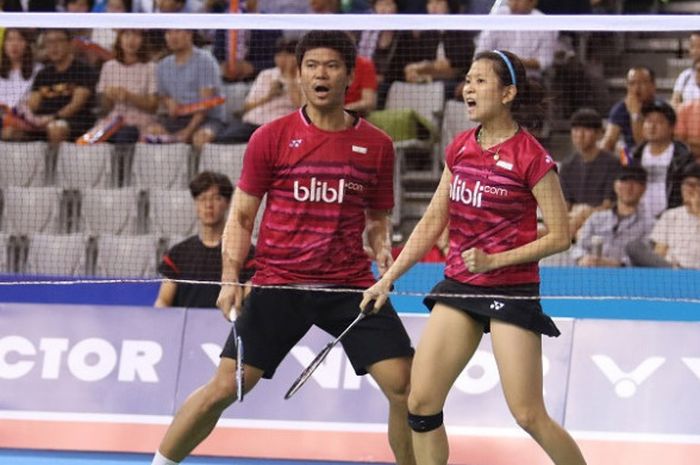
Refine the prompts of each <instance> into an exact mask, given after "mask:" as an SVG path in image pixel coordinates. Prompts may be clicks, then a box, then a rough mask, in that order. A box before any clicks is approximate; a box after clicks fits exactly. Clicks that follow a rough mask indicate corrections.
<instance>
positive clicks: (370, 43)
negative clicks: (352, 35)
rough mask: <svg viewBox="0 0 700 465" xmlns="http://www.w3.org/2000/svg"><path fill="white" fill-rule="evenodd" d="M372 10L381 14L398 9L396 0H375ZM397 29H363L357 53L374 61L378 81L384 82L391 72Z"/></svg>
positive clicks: (391, 12) (389, 13) (393, 12)
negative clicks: (390, 65) (390, 66)
mask: <svg viewBox="0 0 700 465" xmlns="http://www.w3.org/2000/svg"><path fill="white" fill-rule="evenodd" d="M372 11H373V12H374V13H375V14H379V15H391V14H395V13H396V12H397V11H398V7H397V5H396V1H395V0H373V1H372ZM397 38H398V32H397V31H391V30H390V31H362V34H361V35H360V39H359V43H358V45H357V55H358V56H361V57H365V58H369V59H371V60H372V61H373V62H374V66H375V71H376V74H377V81H378V82H383V81H384V79H385V76H386V74H387V73H388V72H389V64H390V63H391V61H392V60H393V57H394V54H395V53H396V44H397Z"/></svg>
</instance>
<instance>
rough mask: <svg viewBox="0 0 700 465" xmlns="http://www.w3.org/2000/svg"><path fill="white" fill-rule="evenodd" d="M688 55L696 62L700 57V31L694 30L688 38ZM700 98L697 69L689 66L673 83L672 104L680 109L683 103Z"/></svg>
mask: <svg viewBox="0 0 700 465" xmlns="http://www.w3.org/2000/svg"><path fill="white" fill-rule="evenodd" d="M688 57H689V58H690V59H691V60H692V61H693V63H694V62H695V60H697V59H698V58H700V31H696V32H692V33H691V34H690V37H689V38H688ZM697 99H700V85H698V83H697V81H696V80H695V71H694V69H693V67H692V66H691V67H689V68H686V69H684V70H683V71H681V74H679V75H678V77H677V78H676V82H675V83H674V84H673V95H671V105H673V108H675V109H676V110H678V108H679V107H680V105H681V104H682V103H687V102H692V101H693V100H697Z"/></svg>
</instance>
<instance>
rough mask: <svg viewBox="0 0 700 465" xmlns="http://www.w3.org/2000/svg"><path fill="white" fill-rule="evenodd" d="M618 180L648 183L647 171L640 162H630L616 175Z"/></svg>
mask: <svg viewBox="0 0 700 465" xmlns="http://www.w3.org/2000/svg"><path fill="white" fill-rule="evenodd" d="M615 179H617V180H618V181H637V182H638V183H641V184H646V183H647V171H646V170H645V169H644V168H643V167H642V165H641V164H640V163H635V162H633V163H630V164H629V165H627V166H622V167H620V170H619V171H618V172H617V176H616V177H615Z"/></svg>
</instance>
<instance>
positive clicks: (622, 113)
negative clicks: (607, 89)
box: [608, 102, 629, 127]
mask: <svg viewBox="0 0 700 465" xmlns="http://www.w3.org/2000/svg"><path fill="white" fill-rule="evenodd" d="M608 119H609V120H610V123H612V124H616V125H617V126H621V127H624V126H628V125H629V112H628V111H627V107H625V104H624V102H617V103H616V104H615V105H613V107H612V108H611V109H610V115H608Z"/></svg>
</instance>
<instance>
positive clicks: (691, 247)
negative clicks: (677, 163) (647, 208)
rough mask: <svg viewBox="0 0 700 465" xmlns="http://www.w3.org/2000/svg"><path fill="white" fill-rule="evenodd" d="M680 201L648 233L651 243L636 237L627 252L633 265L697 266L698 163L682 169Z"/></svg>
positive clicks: (699, 218) (699, 234) (699, 257)
mask: <svg viewBox="0 0 700 465" xmlns="http://www.w3.org/2000/svg"><path fill="white" fill-rule="evenodd" d="M681 195H682V197H683V205H681V206H680V207H676V208H672V209H670V210H666V211H665V212H664V213H663V214H662V215H661V218H659V220H658V221H657V222H656V224H655V225H654V229H653V230H652V231H651V235H650V236H649V239H650V241H651V242H652V243H653V246H652V244H649V243H648V242H641V241H637V242H635V243H632V244H631V245H630V246H629V247H627V252H628V254H629V255H630V257H632V261H633V263H634V264H635V265H637V266H656V267H673V268H693V269H700V240H698V237H700V163H697V162H694V163H692V164H690V165H688V166H686V168H685V170H683V175H682V181H681Z"/></svg>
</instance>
